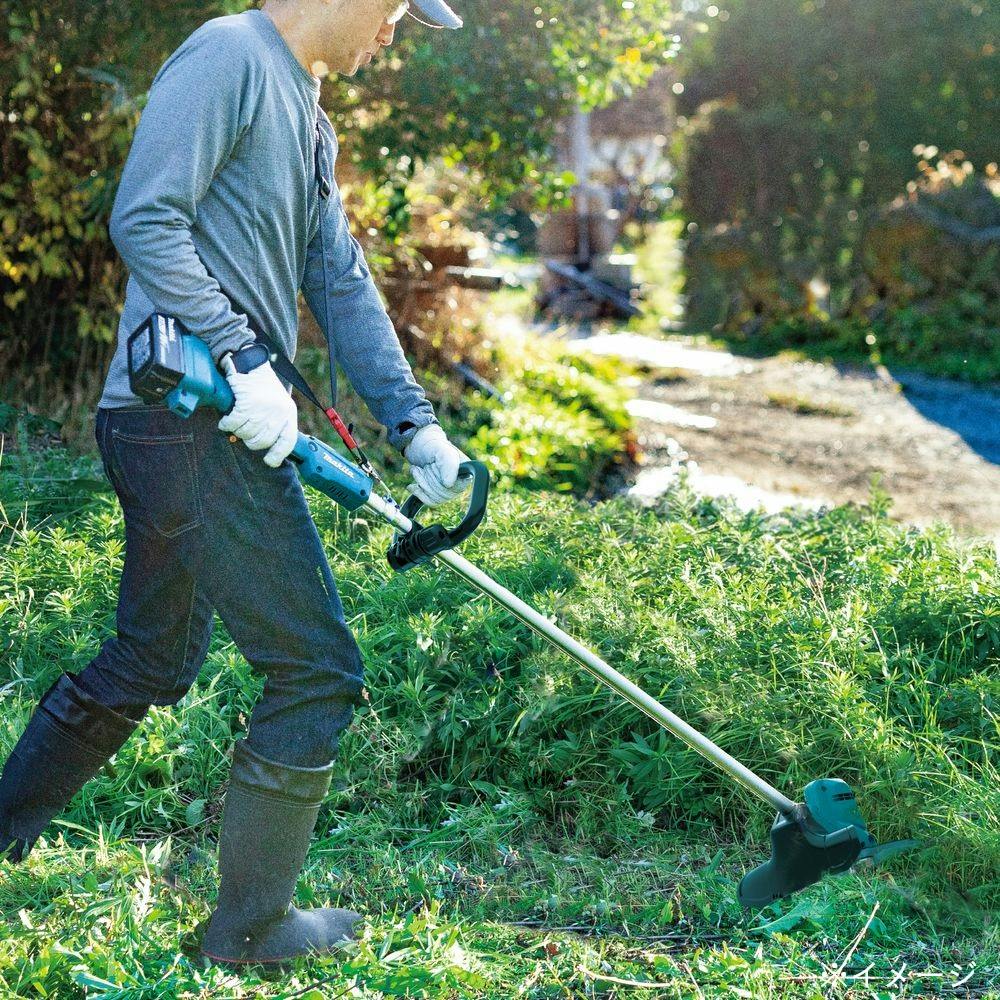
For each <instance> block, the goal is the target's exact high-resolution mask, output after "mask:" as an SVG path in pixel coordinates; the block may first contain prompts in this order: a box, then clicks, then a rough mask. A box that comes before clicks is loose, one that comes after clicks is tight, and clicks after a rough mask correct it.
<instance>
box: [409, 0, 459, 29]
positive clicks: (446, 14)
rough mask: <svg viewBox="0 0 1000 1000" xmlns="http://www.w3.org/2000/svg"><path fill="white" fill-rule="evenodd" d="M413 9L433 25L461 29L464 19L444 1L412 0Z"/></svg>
mask: <svg viewBox="0 0 1000 1000" xmlns="http://www.w3.org/2000/svg"><path fill="white" fill-rule="evenodd" d="M410 4H411V6H412V7H414V8H416V9H417V10H418V11H419V12H420V13H421V15H423V16H424V17H426V18H427V20H428V21H430V22H432V23H433V24H437V25H439V26H440V27H442V28H461V27H462V19H461V18H460V17H459V16H458V15H457V14H456V13H455V12H454V11H453V10H452V9H451V8H450V7H449V6H448V5H447V4H446V3H445V2H444V0H410Z"/></svg>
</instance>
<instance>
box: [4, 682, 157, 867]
mask: <svg viewBox="0 0 1000 1000" xmlns="http://www.w3.org/2000/svg"><path fill="white" fill-rule="evenodd" d="M75 676H76V675H75V674H60V675H59V677H58V678H57V679H56V681H55V683H54V684H53V685H52V686H51V687H50V688H49V689H48V691H46V692H45V694H44V695H42V699H41V701H40V702H39V703H38V707H37V708H36V709H35V714H34V715H33V716H32V717H31V719H30V720H29V722H28V725H27V727H26V728H25V730H24V732H23V733H22V734H21V738H20V739H19V740H18V742H17V745H16V746H15V747H14V749H13V750H12V751H11V754H10V757H8V758H7V763H6V764H5V765H4V768H3V775H2V776H0V858H4V857H6V858H7V860H9V861H13V862H19V861H22V860H23V859H24V858H25V857H26V856H27V854H28V852H29V851H30V850H31V848H32V846H33V845H34V843H35V841H36V840H37V839H38V837H39V834H41V832H42V831H43V830H44V829H45V827H46V826H47V825H48V823H49V820H51V819H52V818H53V817H54V816H55V815H56V814H57V813H59V812H61V811H62V809H63V807H64V806H66V805H67V803H68V802H69V801H70V799H72V798H73V796H74V795H76V793H77V792H78V791H79V790H80V789H81V788H82V787H83V785H84V783H85V782H87V781H89V780H90V779H91V778H92V777H94V775H95V774H97V772H98V771H99V770H100V769H101V768H102V767H103V766H104V764H105V763H106V762H107V761H108V759H109V758H110V757H112V756H113V755H114V754H115V753H116V752H117V751H118V750H119V749H120V748H121V746H122V744H123V743H124V742H125V741H126V740H127V739H128V738H129V736H131V735H132V733H133V732H135V730H136V727H137V726H138V725H139V722H138V721H137V720H135V719H130V718H127V717H126V716H124V715H119V714H118V712H115V711H114V710H112V709H110V708H108V707H107V706H105V705H102V704H100V703H99V702H97V701H95V700H94V699H93V698H91V697H90V695H89V694H87V693H86V692H85V691H84V690H83V689H82V688H80V687H78V686H77V684H76V683H75V682H74V677H75Z"/></svg>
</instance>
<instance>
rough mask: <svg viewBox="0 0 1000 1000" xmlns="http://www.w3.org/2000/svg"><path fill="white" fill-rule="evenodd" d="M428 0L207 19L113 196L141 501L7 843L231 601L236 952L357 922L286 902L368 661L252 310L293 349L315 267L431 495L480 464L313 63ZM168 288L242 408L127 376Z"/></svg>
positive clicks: (224, 929)
mask: <svg viewBox="0 0 1000 1000" xmlns="http://www.w3.org/2000/svg"><path fill="white" fill-rule="evenodd" d="M412 3H413V6H414V7H415V8H416V9H417V11H419V13H421V14H422V15H423V16H424V17H425V18H426V19H427V20H428V21H430V22H432V26H438V27H450V28H457V27H459V26H460V25H461V23H462V22H461V21H460V20H459V18H458V17H457V16H456V15H455V14H454V12H453V11H452V10H451V9H450V8H449V7H448V6H447V5H446V4H445V3H444V2H443V0H412ZM407 7H408V5H407V3H406V2H405V0H402V2H401V0H266V2H265V3H264V6H263V8H262V9H260V10H249V11H246V12H244V13H242V14H237V15H231V16H227V17H219V18H216V19H214V20H211V21H209V22H207V23H206V24H204V25H202V26H201V27H200V28H199V29H198V30H197V31H195V32H194V33H193V34H192V35H191V36H190V37H189V38H188V39H187V40H186V41H185V42H184V43H183V44H182V45H181V46H180V48H178V49H177V51H176V52H174V53H173V55H172V56H171V57H170V58H169V59H168V60H167V61H166V63H164V65H163V66H162V67H161V69H160V70H159V72H158V74H157V76H156V78H155V79H154V81H153V86H152V88H151V90H150V95H149V102H148V104H147V107H146V109H145V111H144V112H143V115H142V119H141V121H140V123H139V126H138V129H137V131H136V135H135V139H134V141H133V144H132V148H131V151H130V153H129V157H128V160H127V162H126V165H125V169H124V171H123V174H122V179H121V184H120V186H119V189H118V193H117V197H116V199H115V205H114V209H113V212H112V216H111V223H110V233H111V238H112V240H113V241H114V244H115V246H116V247H117V249H118V251H119V252H120V254H121V256H122V258H123V260H124V261H125V263H126V264H127V265H128V268H129V271H130V276H129V281H128V287H127V290H126V298H125V306H124V311H123V315H122V318H121V323H120V326H119V331H118V349H117V353H116V354H115V357H114V359H113V361H112V363H111V367H110V371H109V373H108V378H107V382H106V385H105V388H104V393H103V396H102V399H101V402H100V406H99V409H98V416H97V426H96V435H97V441H98V445H99V447H100V451H101V455H102V458H103V462H104V468H105V471H106V473H107V475H108V477H109V479H110V480H111V482H112V484H113V486H114V488H115V492H116V493H117V495H118V498H119V500H120V502H121V505H122V508H123V511H124V515H125V539H126V550H125V563H124V568H123V572H122V579H121V590H120V595H119V603H118V614H117V635H116V636H115V637H114V638H112V639H110V640H109V641H107V642H105V643H104V645H103V647H102V649H101V651H100V653H99V654H98V655H97V657H95V659H94V660H93V661H92V662H91V663H90V664H89V665H88V666H87V667H86V668H85V669H84V670H83V671H81V672H80V673H79V674H75V675H74V674H69V673H63V674H61V675H60V677H59V678H58V679H57V680H56V682H55V683H54V684H53V685H52V687H51V688H50V689H49V691H48V692H47V693H46V694H45V696H44V697H43V698H42V700H41V702H40V704H39V706H38V708H37V709H36V711H35V714H34V715H33V717H32V719H31V721H30V722H29V723H28V726H27V729H26V730H25V732H24V734H23V735H22V737H21V739H20V741H19V742H18V744H17V746H16V747H15V748H14V750H13V752H12V754H11V756H10V758H9V760H8V761H7V763H6V765H5V767H4V771H3V776H2V778H0V852H5V853H6V856H7V857H8V859H9V860H12V861H20V860H21V859H22V858H23V856H24V855H25V854H26V853H27V851H29V850H30V849H31V846H32V844H33V843H34V841H35V840H36V839H37V837H38V836H39V834H40V833H41V832H42V830H43V829H44V827H45V826H46V824H47V823H48V822H49V820H50V819H51V818H52V817H53V816H55V815H56V813H58V812H59V811H60V810H61V809H62V807H63V806H64V805H65V804H66V803H67V802H68V801H69V800H70V798H72V796H73V795H74V794H75V793H76V792H77V791H78V790H79V789H80V788H81V786H82V785H83V784H84V782H85V781H87V780H88V779H89V778H91V777H93V775H94V774H96V772H97V771H98V770H99V769H100V767H101V766H102V765H103V764H104V763H105V762H106V761H107V760H108V758H109V757H110V756H111V755H112V754H114V753H115V752H116V751H117V750H118V749H119V748H120V747H121V746H122V745H123V744H124V742H125V741H126V740H127V739H128V737H129V736H130V735H131V733H132V732H133V731H134V730H135V729H136V728H137V726H138V724H139V723H140V722H141V721H142V719H143V717H144V716H145V714H146V712H147V711H148V709H149V706H150V705H172V704H175V703H176V702H178V701H179V700H180V699H181V698H182V697H183V696H184V694H185V693H186V692H187V690H188V689H189V687H190V686H191V684H192V683H193V682H194V680H195V679H196V677H197V675H198V672H199V669H200V667H201V665H202V663H203V661H204V658H205V654H206V651H207V648H208V643H209V639H210V637H211V633H212V623H213V611H215V612H218V614H219V616H220V618H221V619H222V621H223V623H224V624H225V626H226V628H227V629H228V631H229V633H230V635H231V636H232V637H233V640H234V641H235V642H236V644H237V646H238V647H239V649H240V651H241V652H242V653H243V655H244V656H245V657H246V658H247V660H248V661H249V663H250V664H251V666H252V668H253V669H254V670H255V671H256V672H258V673H259V674H262V675H263V677H264V690H263V694H262V696H261V698H260V700H259V701H258V702H257V704H256V705H255V707H254V709H253V712H252V715H251V721H250V725H249V731H248V734H247V738H246V739H242V740H238V741H237V742H236V746H235V749H234V752H233V765H232V772H231V777H230V782H229V788H228V791H227V793H226V799H225V808H224V813H223V820H222V828H221V834H220V838H219V874H220V889H219V897H218V902H217V905H216V907H215V910H214V911H213V913H212V917H211V920H210V922H209V925H208V928H207V931H206V933H205V936H204V941H203V945H202V948H203V951H204V953H205V954H206V955H208V956H209V957H210V958H213V959H215V960H217V961H222V962H227V963H231V964H235V965H239V964H243V963H247V962H279V961H282V960H286V959H290V958H294V957H295V956H299V955H304V954H307V953H311V952H322V951H326V950H329V949H331V948H332V947H334V946H335V945H336V944H337V943H338V942H342V941H344V940H346V939H348V938H349V937H351V936H352V927H353V925H354V923H355V922H356V921H357V920H358V919H359V917H358V914H356V913H352V912H351V911H349V910H340V909H333V908H319V909H312V910H299V909H296V908H295V907H294V906H291V905H290V902H291V898H292V893H293V891H294V888H295V883H296V879H297V876H298V874H299V872H300V870H301V867H302V865H303V863H304V860H305V857H306V851H307V848H308V845H309V838H310V835H311V834H312V831H313V828H314V826H315V823H316V817H317V813H318V810H319V806H320V803H321V802H322V801H323V798H324V796H325V795H326V793H327V791H328V789H329V786H330V780H331V774H332V768H333V760H334V758H335V756H336V752H337V747H338V738H339V734H340V733H341V732H342V731H343V730H344V728H345V727H346V726H347V725H348V724H349V722H350V720H351V717H352V715H353V708H354V704H355V701H356V699H357V698H358V696H359V694H360V692H361V689H362V674H363V665H362V660H361V655H360V652H359V649H358V646H357V643H356V642H355V640H354V637H353V635H352V634H351V632H350V630H349V628H348V626H347V624H346V622H345V619H344V611H343V606H342V604H341V602H340V598H339V596H338V594H337V588H336V584H335V582H334V578H333V575H332V573H331V571H330V567H329V565H328V563H327V560H326V556H325V553H324V552H323V549H322V547H321V545H320V539H319V535H318V533H317V531H316V527H315V525H314V524H313V522H312V519H311V517H310V516H309V510H308V507H307V506H306V502H305V498H304V496H303V493H302V488H301V486H300V484H299V480H298V477H297V476H296V473H295V470H294V469H293V467H292V465H291V463H290V462H289V461H287V460H286V458H287V455H288V453H289V451H290V450H291V448H292V446H293V444H294V442H295V439H296V433H297V427H296V409H295V405H294V403H293V401H292V399H291V396H290V389H289V387H288V386H287V385H286V384H284V383H283V382H281V381H280V380H279V379H278V377H277V376H276V374H275V373H274V371H273V370H272V368H271V365H270V362H269V356H268V353H267V350H266V349H263V348H262V347H261V345H260V344H257V343H256V342H255V341H256V332H257V331H260V332H261V333H263V334H264V335H265V336H266V337H268V338H270V339H271V340H272V341H273V342H275V343H277V344H279V345H280V346H281V347H282V349H283V350H284V351H285V353H286V354H287V355H288V356H289V357H293V356H294V353H295V345H296V335H297V310H296V295H297V292H298V290H299V289H300V288H301V290H302V291H303V293H304V296H305V299H306V302H307V303H308V305H309V308H310V309H311V311H312V312H313V314H314V315H315V317H316V320H317V322H318V323H319V325H320V326H321V327H322V329H323V330H324V332H325V334H326V337H327V340H328V343H329V346H330V351H331V372H333V371H334V362H339V364H340V366H341V368H342V369H343V370H344V372H345V374H346V375H347V377H348V379H349V380H350V382H351V383H352V385H353V386H354V387H355V388H356V389H357V391H358V393H359V394H360V395H361V396H362V398H363V399H364V401H365V403H366V405H367V406H368V407H369V408H370V409H371V411H372V413H373V414H374V415H375V417H376V418H377V419H378V420H379V421H380V422H381V423H383V424H384V425H385V426H386V428H387V430H388V439H389V441H390V442H391V443H392V444H393V445H394V446H396V447H397V448H399V449H400V450H401V451H402V452H403V453H404V455H405V457H406V458H407V460H408V461H409V463H410V471H411V473H412V476H413V479H414V481H415V482H414V484H412V485H411V489H412V490H414V492H416V493H417V494H418V495H419V496H420V497H421V499H423V500H424V501H425V502H427V503H429V504H432V505H434V504H438V503H442V502H444V501H446V500H448V499H451V498H453V497H456V496H457V495H458V494H459V493H460V492H461V490H462V489H463V488H464V486H465V483H463V482H462V481H461V480H457V472H458V465H459V463H460V462H461V461H462V460H463V459H464V457H465V456H463V455H462V453H461V452H460V451H459V450H458V449H457V448H455V447H454V445H452V444H451V443H449V441H448V440H447V438H446V436H445V434H444V432H443V431H442V429H441V427H440V425H439V424H438V422H437V420H436V419H435V416H434V412H433V409H432V407H431V405H430V403H429V402H428V401H427V399H426V397H425V394H424V392H423V390H422V389H421V388H420V386H418V385H417V383H416V382H415V380H414V378H413V374H412V372H411V370H410V367H409V365H408V364H407V362H406V359H405V357H404V356H403V352H402V350H401V348H400V345H399V341H398V340H397V338H396V335H395V333H394V331H393V329H392V325H391V323H390V322H389V319H388V317H387V316H386V313H385V310H384V308H383V307H382V304H381V301H380V299H379V297H378V293H377V291H376V289H375V286H374V284H373V282H372V279H371V276H370V274H369V271H368V268H367V266H366V264H365V259H364V255H363V253H362V251H361V248H360V247H359V246H358V244H357V242H356V241H355V240H354V239H353V237H352V236H351V234H350V231H349V229H348V226H347V219H346V217H345V215H344V210H343V207H342V205H341V201H340V196H339V193H338V191H337V186H336V183H335V181H334V177H333V162H334V158H335V156H336V152H337V140H336V136H335V134H334V131H333V128H332V126H331V125H330V122H329V119H328V118H327V116H326V115H325V113H324V112H323V111H322V109H321V108H319V106H318V103H317V101H318V98H319V92H320V80H319V78H318V76H317V74H318V73H325V72H327V71H332V72H340V73H344V74H346V75H353V74H354V73H355V72H357V70H358V68H359V66H361V65H366V64H367V63H369V62H371V60H372V58H374V56H375V55H376V54H377V53H378V51H379V50H380V49H381V48H382V47H384V46H387V45H389V44H390V43H391V42H392V40H393V35H394V32H395V26H396V24H397V22H398V21H399V19H400V18H401V17H402V16H403V14H404V13H406V11H407ZM425 23H426V22H425ZM153 311H159V312H163V313H167V314H170V315H172V316H175V317H177V318H178V319H179V320H181V321H182V322H183V323H184V325H185V326H186V327H187V329H188V330H189V331H191V332H192V333H195V334H197V335H198V336H200V337H202V338H203V339H204V340H205V342H206V343H207V345H208V347H209V349H210V351H211V353H212V357H213V359H214V360H215V361H216V362H217V363H218V364H219V365H220V366H221V368H222V369H223V371H225V372H226V373H227V378H228V380H229V383H230V385H231V386H232V389H233V393H234V396H235V405H234V407H233V409H232V411H231V412H230V413H229V414H228V415H226V416H225V417H223V418H222V419H221V420H218V414H215V415H214V416H213V414H212V412H211V411H210V410H208V409H204V410H199V411H197V412H196V413H195V414H194V415H193V416H192V417H191V418H190V419H188V420H184V419H182V418H180V417H178V416H176V415H175V414H173V413H171V412H170V411H169V410H168V409H166V407H165V406H151V405H145V404H143V403H142V402H141V400H139V399H137V398H136V397H135V396H134V395H133V394H132V393H131V391H130V390H129V385H128V377H127V370H126V354H125V343H126V339H127V337H128V335H129V334H130V333H131V332H132V330H134V329H135V328H136V327H137V326H138V325H139V324H140V323H141V322H142V320H143V319H145V317H147V316H148V315H149V314H150V313H151V312H153ZM332 379H333V382H334V386H335V379H336V376H335V374H333V375H332ZM261 452H264V454H263V456H262V455H261V454H260V453H261Z"/></svg>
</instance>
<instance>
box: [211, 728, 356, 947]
mask: <svg viewBox="0 0 1000 1000" xmlns="http://www.w3.org/2000/svg"><path fill="white" fill-rule="evenodd" d="M332 777H333V765H332V764H331V765H329V766H327V767H289V766H288V765H286V764H279V763H277V762H276V761H272V760H268V759H267V758H266V757H261V756H260V755H259V754H257V753H256V752H255V751H253V750H251V749H250V747H249V746H248V745H247V743H246V741H245V740H239V741H237V743H236V748H235V750H234V751H233V767H232V772H231V775H230V779H229V789H228V790H227V792H226V802H225V807H224V810H223V815H222V830H221V833H220V835H219V898H218V902H217V903H216V907H215V910H214V912H213V913H212V917H211V919H210V921H209V923H208V928H207V929H206V931H205V936H204V939H203V940H202V945H201V950H202V953H203V954H204V955H206V956H207V957H208V958H210V959H212V960H213V961H216V962H223V963H226V964H229V965H252V964H256V963H258V962H264V963H276V962H283V961H288V960H290V959H293V958H298V957H299V956H302V955H314V954H321V953H323V952H328V951H331V950H332V949H333V948H335V947H336V946H337V945H338V944H343V943H344V942H345V941H349V940H351V939H352V938H353V936H354V934H353V927H354V924H355V923H356V922H357V921H358V920H360V919H361V917H360V914H358V913H355V912H354V911H353V910H339V909H335V908H333V907H325V908H317V909H312V910H300V909H298V908H297V907H295V906H292V905H291V901H292V895H293V893H294V892H295V883H296V881H297V879H298V876H299V872H300V871H301V870H302V865H303V864H304V862H305V859H306V853H307V851H308V850H309V838H310V837H311V836H312V832H313V828H314V827H315V826H316V817H317V816H318V814H319V807H320V804H321V803H322V801H323V799H324V797H325V796H326V793H327V792H328V791H329V788H330V781H331V778H332Z"/></svg>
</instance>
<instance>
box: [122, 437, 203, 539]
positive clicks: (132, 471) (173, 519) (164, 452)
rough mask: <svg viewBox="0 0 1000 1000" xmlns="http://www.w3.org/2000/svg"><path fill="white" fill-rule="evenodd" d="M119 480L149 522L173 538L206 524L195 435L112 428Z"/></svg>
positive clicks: (160, 532) (162, 533)
mask: <svg viewBox="0 0 1000 1000" xmlns="http://www.w3.org/2000/svg"><path fill="white" fill-rule="evenodd" d="M111 440H112V443H113V448H114V457H115V460H116V464H117V466H118V471H119V474H120V477H121V480H122V482H123V484H124V486H125V488H126V489H127V491H128V493H129V494H130V495H131V497H132V499H133V501H134V502H135V503H136V505H137V506H138V507H139V509H140V510H142V511H143V512H144V513H145V515H146V517H147V519H148V520H149V523H150V524H151V525H152V526H153V527H154V528H155V529H156V531H157V532H159V534H161V535H163V536H164V537H165V538H173V537H175V536H176V535H179V534H181V533H182V532H184V531H189V530H190V529H191V528H196V527H198V526H199V525H200V524H201V522H202V512H201V499H200V495H199V490H198V469H197V463H196V460H195V447H194V435H193V434H157V435H152V434H145V435H144V434H141V433H130V432H128V431H123V430H120V429H119V428H117V427H113V428H112V430H111Z"/></svg>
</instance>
